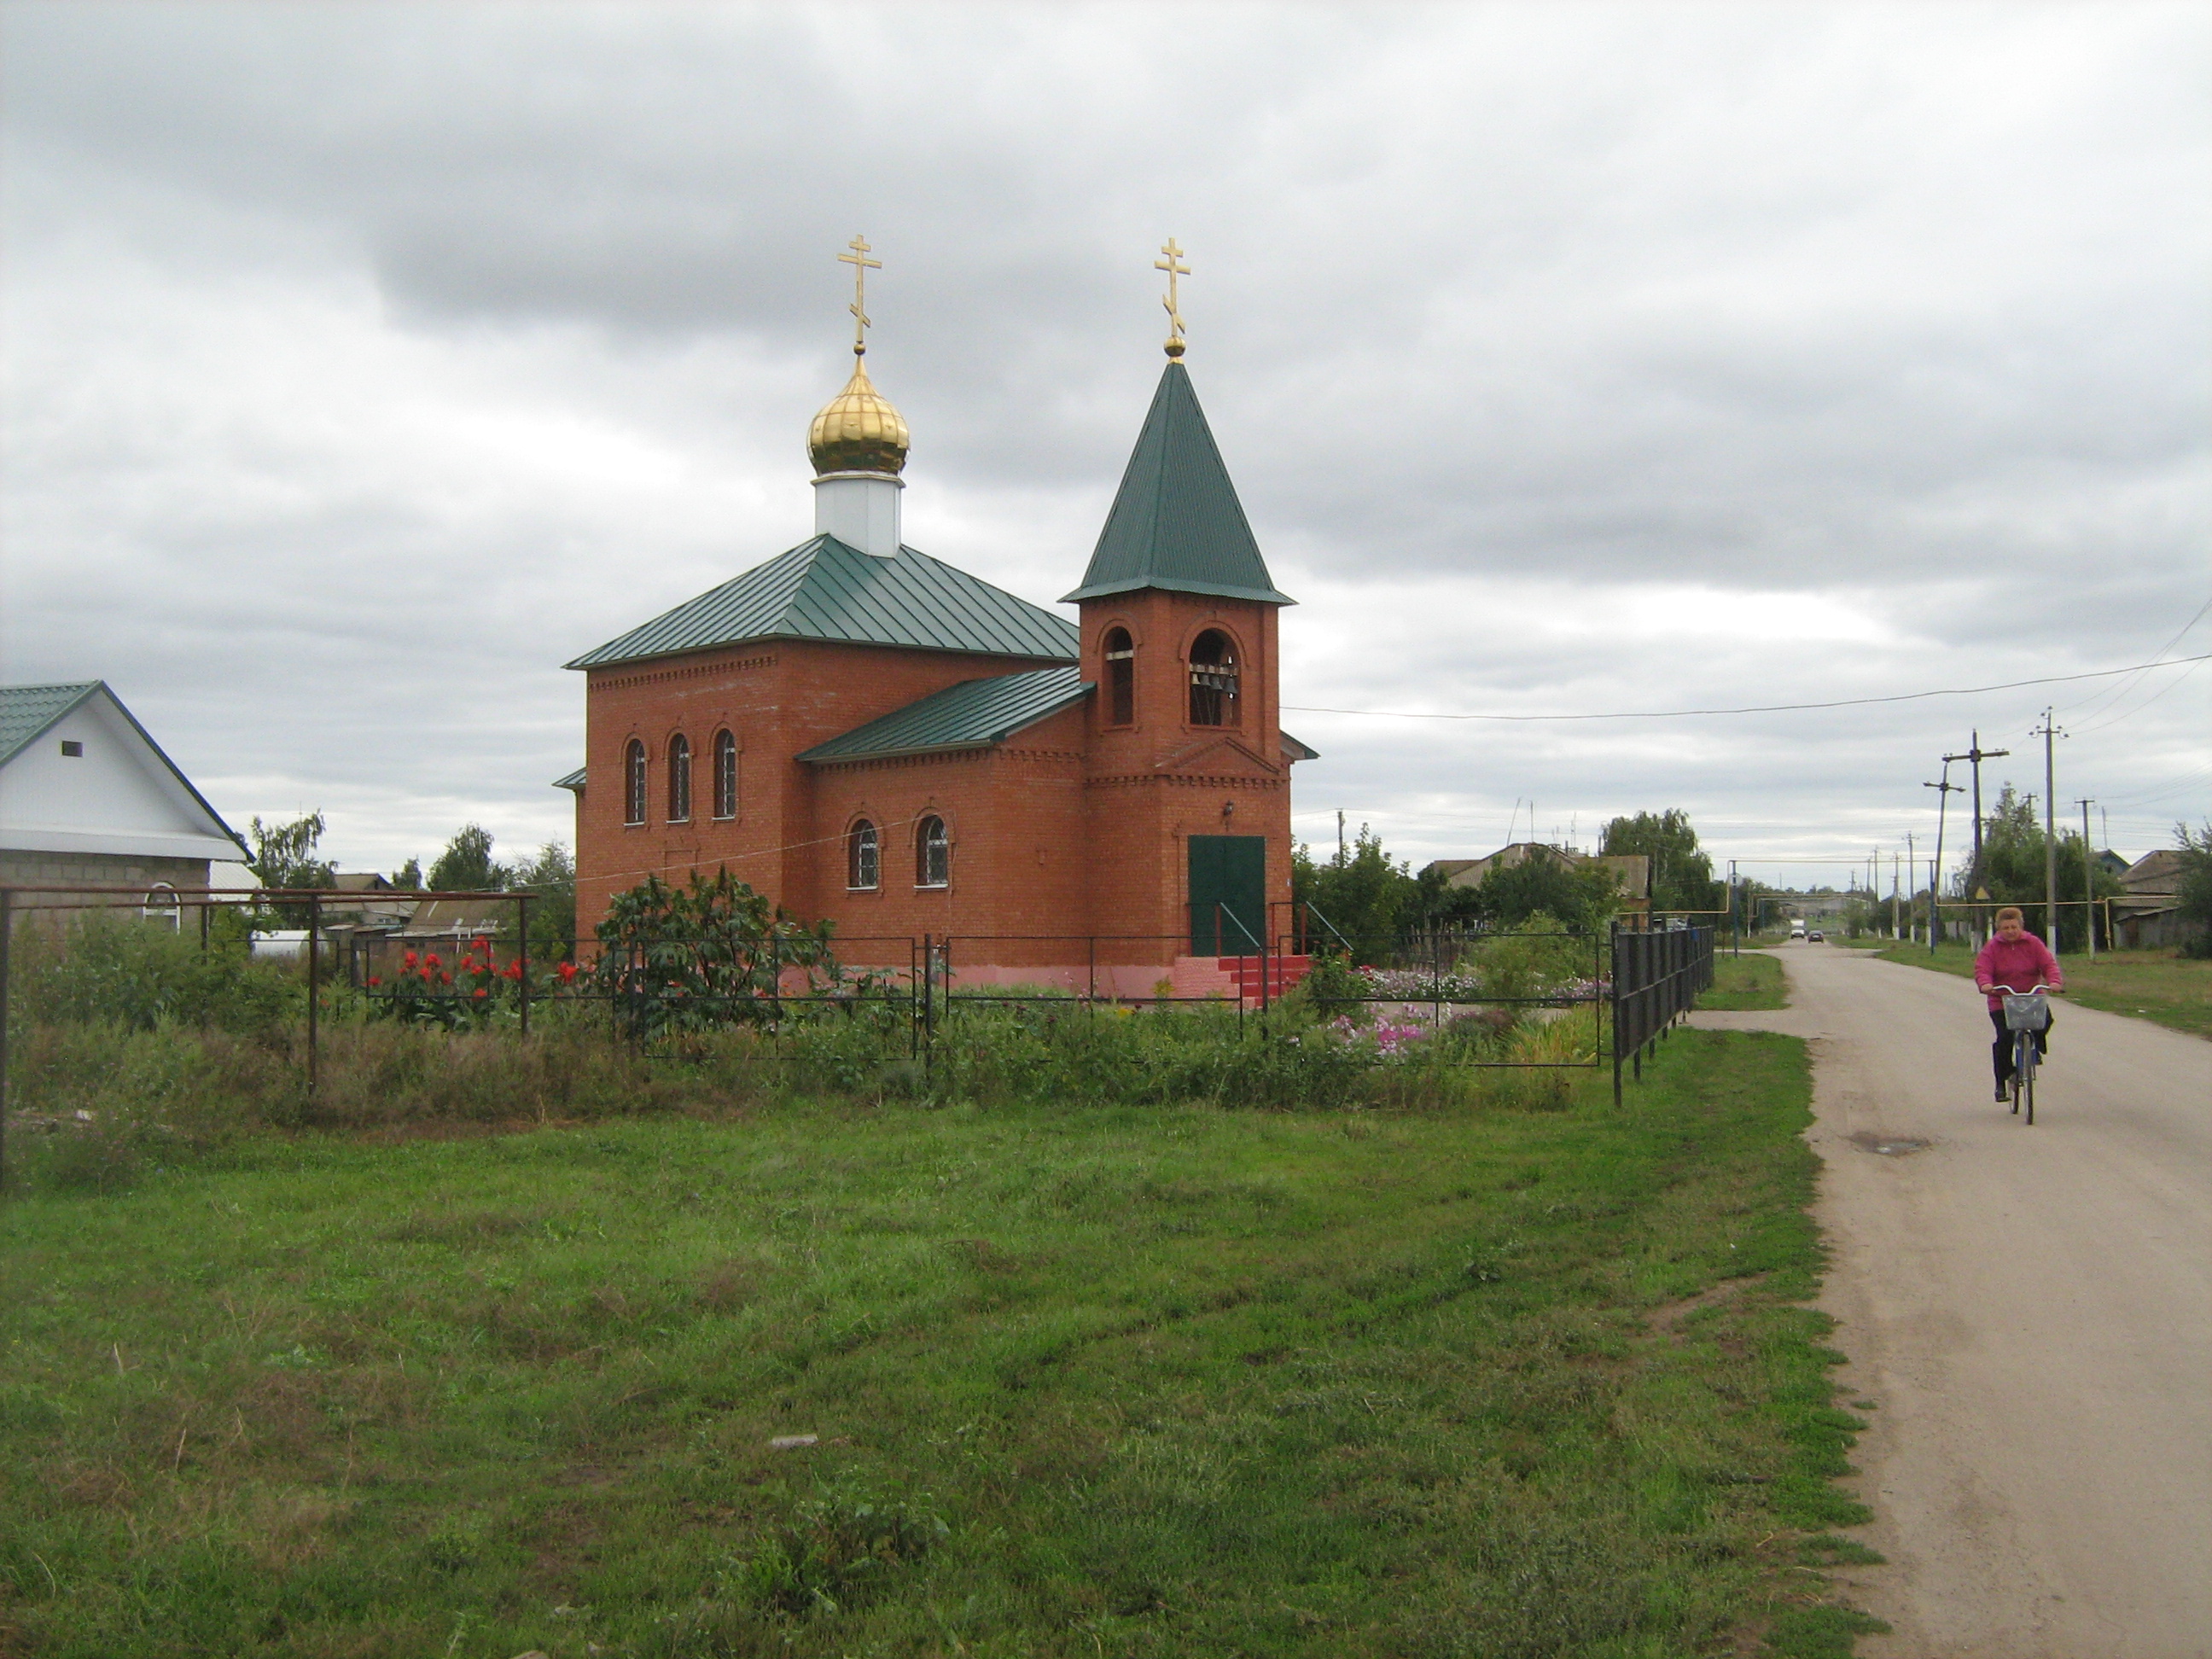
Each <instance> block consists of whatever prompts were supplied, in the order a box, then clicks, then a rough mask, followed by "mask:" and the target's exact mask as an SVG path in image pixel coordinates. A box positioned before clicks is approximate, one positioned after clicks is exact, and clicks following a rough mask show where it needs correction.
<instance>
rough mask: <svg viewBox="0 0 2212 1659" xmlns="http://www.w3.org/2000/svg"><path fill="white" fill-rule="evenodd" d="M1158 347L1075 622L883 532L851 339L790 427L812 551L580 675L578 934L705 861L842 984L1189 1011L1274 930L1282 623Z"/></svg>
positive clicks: (1287, 838)
mask: <svg viewBox="0 0 2212 1659" xmlns="http://www.w3.org/2000/svg"><path fill="white" fill-rule="evenodd" d="M855 247H856V257H857V258H864V257H865V254H866V245H865V244H862V243H860V242H859V241H858V240H857V239H856V241H855ZM1179 251H1180V250H1177V252H1179ZM841 257H842V256H841ZM1169 263H1170V264H1172V263H1173V255H1172V254H1170V261H1169ZM1174 309H1175V308H1174V305H1173V302H1172V299H1170V303H1169V310H1170V316H1173V315H1174ZM854 313H855V316H856V319H859V320H860V322H861V323H863V324H864V323H865V322H866V318H865V316H864V315H862V313H861V310H860V305H859V303H857V301H856V303H855V305H854ZM1167 349H1168V356H1169V362H1168V364H1167V367H1166V369H1165V372H1164V374H1162V375H1161V377H1160V382H1159V386H1158V390H1157V392H1155V393H1154V394H1153V398H1152V408H1151V410H1149V411H1148V412H1147V413H1146V416H1145V421H1144V424H1143V427H1142V428H1141V429H1140V430H1139V433H1138V435H1137V441H1136V447H1135V449H1134V450H1133V453H1131V455H1130V458H1129V464H1128V467H1127V471H1125V472H1124V473H1123V475H1122V478H1121V489H1120V491H1119V493H1118V494H1117V495H1115V499H1114V504H1113V507H1112V510H1111V511H1109V513H1108V514H1107V516H1106V523H1105V526H1104V527H1103V529H1102V530H1101V531H1100V532H1099V536H1098V541H1097V546H1096V548H1095V549H1094V550H1092V553H1091V562H1090V566H1089V568H1087V569H1085V571H1084V572H1083V574H1082V580H1080V581H1079V582H1078V583H1077V584H1076V586H1075V587H1074V589H1073V592H1069V593H1067V594H1066V596H1065V597H1064V598H1063V599H1062V600H1061V601H1060V603H1062V604H1063V605H1074V606H1075V607H1076V609H1077V613H1078V614H1077V618H1076V620H1075V621H1073V622H1072V623H1071V622H1070V621H1069V620H1068V619H1067V618H1066V617H1063V616H1061V615H1059V614H1057V613H1055V612H1054V611H1048V610H1046V609H1045V608H1044V607H1042V606H1041V605H1033V604H1031V603H1030V601H1028V600H1026V599H1021V598H1018V596H1016V595H1014V594H1012V593H1009V592H1006V591H1005V590H1004V589H1001V588H998V587H994V586H992V585H991V584H989V583H988V582H985V581H981V580H978V579H977V578H975V577H974V576H971V575H969V574H966V573H965V572H963V571H962V570H960V569H959V568H957V566H954V565H951V564H948V563H946V562H944V561H943V560H940V559H936V558H933V557H931V556H929V555H928V554H927V553H922V552H920V551H917V550H915V549H914V548H911V547H908V546H907V545H906V544H905V543H904V542H903V541H902V539H901V537H900V533H899V524H900V512H899V503H900V497H901V494H902V491H903V490H904V489H905V488H906V480H905V478H904V477H903V476H902V475H903V474H904V472H905V470H906V464H907V453H908V431H907V425H906V422H905V421H904V420H903V419H902V417H901V416H900V415H899V413H898V411H897V410H896V409H895V408H893V407H892V405H891V404H890V401H889V400H888V399H887V398H884V396H883V394H882V393H880V392H878V391H877V390H876V388H875V386H873V385H872V383H871V382H870V380H869V378H868V374H867V369H866V364H865V362H862V361H861V359H862V358H863V356H864V355H865V353H866V343H865V337H863V336H861V335H860V333H859V331H858V329H857V328H856V331H855V342H854V359H855V361H854V368H853V374H852V378H851V380H848V382H847V383H846V386H845V388H844V390H843V391H842V392H839V393H838V394H837V396H836V397H835V398H832V399H831V400H830V401H829V404H827V405H826V406H825V407H824V408H823V410H822V411H821V412H820V413H819V414H817V416H815V417H814V422H813V426H812V428H811V432H810V435H809V439H808V445H807V448H808V453H809V454H810V455H811V458H812V460H813V464H814V471H815V478H814V491H815V514H814V530H815V533H814V534H813V535H812V536H811V537H810V538H808V539H806V540H805V541H803V542H801V543H800V544H799V545H798V546H796V547H794V548H793V549H791V550H789V551H788V552H786V553H782V554H780V555H778V556H776V557H775V558H772V559H770V560H769V561H768V562H766V563H764V564H761V565H758V566H756V567H755V568H752V569H750V570H748V571H746V572H745V573H744V574H742V575H739V576H736V577H733V578H732V579H731V580H728V581H726V582H724V583H722V584H721V585H720V586H718V587H714V588H712V589H710V590H708V592H704V593H702V594H701V595H699V596H698V597H697V598H696V599H690V600H689V601H687V602H686V603H684V604H683V605H678V606H677V607H676V608H675V609H674V610H672V611H668V612H666V613H665V614H664V615H662V616H659V617H654V618H653V619H652V620H651V621H649V622H646V623H641V624H640V625H639V626H637V627H635V628H633V629H630V630H629V632H627V633H625V634H623V635H619V636H618V637H617V638H615V639H613V640H611V641H608V642H607V643H606V644H605V645H602V646H600V647H599V648H598V649H596V650H593V651H589V652H586V653H584V654H583V655H582V656H580V657H578V658H577V659H575V660H574V661H573V662H571V663H570V664H568V666H569V667H571V668H574V669H579V670H581V671H583V673H584V675H585V677H586V678H585V684H586V694H585V708H586V713H585V765H584V767H583V769H580V770H579V771H577V772H575V773H574V774H572V775H570V776H568V777H567V778H564V779H562V781H561V782H562V787H568V788H570V789H572V790H574V793H575V798H576V875H577V921H578V925H579V929H580V933H581V935H582V937H583V938H584V939H586V940H588V939H590V937H591V931H592V927H593V926H594V925H595V924H596V923H597V922H598V921H599V920H600V919H601V918H602V917H603V916H604V915H605V912H606V907H607V902H608V900H609V898H610V897H611V896H612V895H613V894H615V893H617V892H620V891H622V890H625V889H627V888H629V887H632V886H635V884H638V883H639V882H641V881H642V880H643V879H644V878H646V877H647V875H659V876H660V877H661V878H664V879H669V880H675V881H684V880H686V879H688V878H690V874H691V872H694V871H695V870H696V871H700V872H704V873H707V874H709V875H711V874H713V873H714V872H715V871H716V870H717V869H720V868H723V867H726V868H727V869H728V870H729V872H730V873H731V874H732V875H733V876H735V877H737V878H739V879H741V880H743V881H744V882H746V883H748V884H750V885H751V886H753V887H754V888H756V889H757V890H759V891H761V892H763V893H764V894H766V895H767V896H769V897H770V898H771V899H773V900H774V901H775V902H777V903H778V904H781V905H782V906H783V907H784V908H786V909H787V910H788V911H790V912H792V913H793V915H797V916H799V918H801V919H802V920H805V921H819V920H823V919H827V920H829V921H833V922H835V923H836V933H837V937H838V939H840V940H841V941H844V942H845V943H844V944H843V945H842V947H841V954H842V956H844V957H845V958H846V959H847V960H848V961H849V962H854V963H865V962H868V961H872V960H876V959H881V960H883V961H884V962H886V963H893V964H894V965H903V963H905V961H906V960H907V948H906V945H905V943H904V941H905V940H906V939H910V938H918V937H919V936H921V934H923V933H929V934H932V935H933V936H935V937H937V938H939V939H943V938H945V937H946V936H951V938H952V939H953V940H954V945H953V946H952V952H951V955H952V965H953V968H954V970H955V972H956V973H957V976H958V977H959V978H960V979H961V980H962V981H966V982H969V983H978V984H987V983H990V982H993V981H1011V980H1019V981H1048V982H1049V981H1054V980H1057V981H1061V982H1065V983H1068V984H1070V985H1071V986H1074V985H1078V984H1079V982H1080V981H1082V980H1083V979H1084V978H1085V976H1089V978H1090V982H1091V983H1092V984H1094V985H1095V986H1096V987H1097V989H1099V990H1100V991H1101V992H1112V993H1114V994H1122V995H1144V994H1149V993H1150V991H1151V989H1152V986H1153V984H1154V983H1155V982H1156V981H1158V979H1160V978H1161V977H1163V976H1172V977H1174V978H1175V979H1176V981H1177V983H1178V986H1179V987H1189V986H1191V985H1200V986H1203V985H1204V984H1206V982H1207V975H1208V973H1209V972H1210V971H1212V970H1214V969H1215V968H1216V963H1215V962H1214V961H1213V960H1211V959H1212V958H1218V957H1222V956H1235V955H1243V954H1246V953H1248V952H1249V951H1252V950H1253V949H1254V945H1253V943H1252V941H1255V940H1258V939H1261V938H1271V941H1272V938H1275V937H1279V936H1280V935H1281V934H1282V933H1285V931H1286V929H1287V927H1288V906H1289V901H1290V896H1291V830H1290V804H1291V789H1290V786H1291V763H1293V762H1294V761H1297V760H1301V759H1310V758H1312V757H1313V751H1312V750H1309V749H1307V748H1305V747H1304V745H1303V744H1299V743H1298V742H1297V739H1296V738H1291V737H1289V736H1287V735H1285V733H1284V732H1283V731H1282V729H1281V726H1279V723H1278V707H1279V701H1278V700H1279V690H1278V683H1279V668H1278V665H1279V653H1278V648H1277V642H1276V629H1277V618H1278V616H1279V612H1280V611H1281V609H1282V607H1283V606H1285V605H1290V604H1291V603H1292V601H1291V599H1289V597H1288V596H1286V595H1285V594H1283V593H1281V592H1278V591H1277V590H1276V588H1275V586H1274V583H1273V580H1272V579H1271V578H1270V577H1269V575H1268V574H1267V562H1266V561H1265V560H1264V559H1262V558H1261V554H1260V549H1259V545H1258V544H1257V542H1255V539H1254V538H1253V535H1252V531H1251V526H1249V524H1248V523H1247V522H1246V521H1245V518H1244V511H1243V507H1242V506H1241V505H1240V503H1239V502H1238V501H1237V491H1236V488H1235V486H1234V485H1233V484H1232V483H1231V482H1230V478H1229V473H1228V470H1227V468H1226V467H1225V466H1224V465H1223V464H1222V459H1221V454H1220V452H1219V450H1218V448H1216V447H1215V445H1214V441H1213V435H1212V431H1211V430H1210V429H1209V428H1208V427H1207V425H1206V416H1205V413H1204V411H1203V410H1200V407H1199V403H1198V397H1197V393H1196V392H1194V389H1193V387H1192V386H1191V380H1190V374H1189V372H1188V369H1186V368H1184V366H1183V364H1182V361H1181V359H1182V351H1183V342H1182V329H1181V321H1180V319H1179V318H1178V319H1176V330H1175V334H1174V337H1171V338H1170V340H1169V342H1168V346H1167ZM587 780H588V781H587ZM867 941H876V942H877V943H875V944H872V945H871V944H868V943H866V942H867ZM1270 948H1273V946H1272V942H1271V946H1270ZM1178 964H1180V966H1179V965H1178Z"/></svg>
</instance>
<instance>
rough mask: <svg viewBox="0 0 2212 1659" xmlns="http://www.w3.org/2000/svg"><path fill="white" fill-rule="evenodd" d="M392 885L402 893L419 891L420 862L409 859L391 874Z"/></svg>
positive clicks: (420, 880) (420, 879)
mask: <svg viewBox="0 0 2212 1659" xmlns="http://www.w3.org/2000/svg"><path fill="white" fill-rule="evenodd" d="M392 885H393V886H394V887H398V888H400V889H402V890H404V891H407V892H410V893H412V892H417V891H420V890H421V889H422V860H420V859H410V860H407V862H406V863H404V864H403V865H401V866H399V867H398V869H397V870H395V871H393V872H392Z"/></svg>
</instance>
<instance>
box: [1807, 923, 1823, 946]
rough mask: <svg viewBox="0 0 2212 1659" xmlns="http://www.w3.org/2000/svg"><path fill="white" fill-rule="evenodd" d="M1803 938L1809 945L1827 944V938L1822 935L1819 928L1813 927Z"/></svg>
mask: <svg viewBox="0 0 2212 1659" xmlns="http://www.w3.org/2000/svg"><path fill="white" fill-rule="evenodd" d="M1805 938H1806V940H1807V941H1808V943H1810V944H1814V945H1825V944H1826V942H1827V939H1828V936H1827V935H1826V933H1822V932H1821V931H1820V929H1819V928H1817V927H1815V928H1814V930H1813V931H1812V932H1811V933H1808V934H1806V935H1805Z"/></svg>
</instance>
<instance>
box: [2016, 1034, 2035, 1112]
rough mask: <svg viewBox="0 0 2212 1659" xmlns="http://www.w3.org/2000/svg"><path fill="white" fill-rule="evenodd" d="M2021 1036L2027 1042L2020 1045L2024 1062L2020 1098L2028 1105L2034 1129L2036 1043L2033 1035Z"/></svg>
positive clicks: (2021, 1073) (2021, 1071)
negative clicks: (2025, 1038) (2024, 1037)
mask: <svg viewBox="0 0 2212 1659" xmlns="http://www.w3.org/2000/svg"><path fill="white" fill-rule="evenodd" d="M2021 1035H2022V1036H2026V1037H2027V1041H2026V1042H2022V1043H2021V1045H2020V1048H2021V1060H2022V1061H2023V1062H2024V1063H2023V1064H2022V1066H2021V1070H2020V1097H2021V1099H2022V1100H2023V1101H2025V1102H2026V1103H2027V1121H2028V1123H2029V1125H2030V1126H2031V1127H2033V1124H2034V1122H2035V1041H2034V1036H2033V1033H2028V1032H2023V1033H2022V1034H2021Z"/></svg>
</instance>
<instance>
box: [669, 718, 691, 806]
mask: <svg viewBox="0 0 2212 1659" xmlns="http://www.w3.org/2000/svg"><path fill="white" fill-rule="evenodd" d="M690 818H691V744H690V741H689V740H688V739H687V738H685V737H684V734H683V733H682V732H678V733H677V734H676V735H675V736H674V737H672V738H670V739H669V740H668V821H669V822H670V823H689V822H690Z"/></svg>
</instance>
